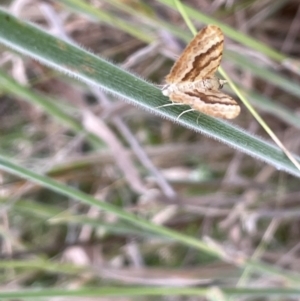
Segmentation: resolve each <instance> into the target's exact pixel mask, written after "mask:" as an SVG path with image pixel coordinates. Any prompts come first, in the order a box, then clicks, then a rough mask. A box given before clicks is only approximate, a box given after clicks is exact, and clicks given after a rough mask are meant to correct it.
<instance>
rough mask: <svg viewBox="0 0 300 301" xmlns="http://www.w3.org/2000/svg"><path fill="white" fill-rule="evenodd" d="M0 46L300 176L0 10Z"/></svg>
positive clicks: (266, 149)
mask: <svg viewBox="0 0 300 301" xmlns="http://www.w3.org/2000/svg"><path fill="white" fill-rule="evenodd" d="M0 24H1V27H0V42H1V43H2V44H4V45H6V46H9V47H11V48H13V49H15V50H17V51H19V52H21V53H23V54H26V55H29V56H31V57H33V58H35V59H38V60H40V61H42V62H43V63H45V64H47V65H49V66H52V67H54V68H56V69H58V70H60V71H62V72H64V73H67V74H69V75H70V76H72V77H76V78H78V79H80V80H82V81H84V82H86V83H89V84H93V85H98V86H100V87H102V88H103V89H105V90H106V91H109V92H111V93H113V94H115V95H117V96H119V97H121V98H123V99H126V100H127V101H129V102H131V103H133V104H136V105H140V106H141V107H143V108H145V109H147V110H149V111H151V112H152V113H156V114H158V115H160V116H162V117H165V118H169V119H172V120H174V121H176V122H178V123H180V124H182V125H184V126H186V127H188V128H190V129H193V130H195V131H198V132H201V133H203V134H205V135H208V136H210V137H214V138H215V139H217V140H220V141H222V142H224V143H227V144H228V145H230V146H232V147H233V148H235V149H237V150H240V151H242V152H245V153H247V154H249V155H251V156H253V157H255V158H257V159H260V160H263V161H265V162H267V163H269V164H271V165H273V166H275V167H276V168H277V169H279V170H284V171H286V172H289V173H291V174H293V175H295V176H298V177H299V176H300V171H299V170H298V169H296V167H295V166H294V165H293V164H292V163H291V162H290V161H289V160H288V158H286V156H285V155H284V154H283V153H282V151H281V150H279V149H278V148H276V147H275V146H273V145H271V144H269V143H267V142H265V141H263V140H262V139H259V138H257V137H255V136H253V135H250V134H248V133H246V132H245V131H243V130H241V129H239V128H237V127H235V126H233V125H231V124H230V123H228V122H225V121H223V120H218V119H215V118H212V117H210V116H206V115H203V114H201V116H200V117H199V118H198V124H197V117H198V116H199V115H198V113H189V114H185V115H183V116H182V117H181V118H180V120H177V116H178V115H179V114H180V112H182V110H183V109H184V107H181V106H180V107H179V106H173V107H167V108H161V109H156V107H158V106H161V105H163V104H165V103H166V102H167V101H168V99H167V98H166V97H164V96H163V95H162V94H161V91H160V90H159V89H157V88H156V87H155V86H153V85H152V84H150V83H148V82H146V81H145V80H142V79H140V78H138V77H136V76H135V75H133V74H130V73H129V72H127V71H125V70H122V69H121V68H119V67H117V66H116V65H114V64H112V63H110V62H107V61H105V60H103V59H100V58H99V57H97V56H95V55H93V54H91V53H89V52H88V51H86V50H84V49H81V48H78V47H76V46H74V45H71V44H68V43H66V42H64V41H62V40H59V39H57V38H55V37H53V36H51V35H49V34H47V33H45V32H44V31H42V30H40V29H38V28H37V27H35V26H32V25H30V24H26V23H24V22H21V21H19V20H18V19H16V18H15V17H13V16H12V15H10V14H8V13H7V12H4V11H2V10H1V11H0Z"/></svg>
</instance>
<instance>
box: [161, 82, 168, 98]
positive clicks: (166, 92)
mask: <svg viewBox="0 0 300 301" xmlns="http://www.w3.org/2000/svg"><path fill="white" fill-rule="evenodd" d="M169 87H170V85H164V86H163V87H162V89H161V92H162V94H163V95H164V96H169V94H170V91H169V90H170V89H169Z"/></svg>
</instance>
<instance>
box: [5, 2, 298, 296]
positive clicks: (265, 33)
mask: <svg viewBox="0 0 300 301" xmlns="http://www.w3.org/2000/svg"><path fill="white" fill-rule="evenodd" d="M182 2H183V3H184V4H185V5H187V6H188V7H189V8H190V9H191V11H190V13H191V15H193V16H194V18H193V19H192V20H193V24H194V25H195V26H196V27H197V29H201V28H202V27H203V26H204V25H205V23H207V22H208V21H207V19H205V18H206V17H210V18H212V19H211V22H210V23H214V22H213V21H214V20H216V21H218V22H219V23H218V24H224V25H228V26H230V27H232V29H234V30H236V31H238V32H242V33H243V34H244V35H242V36H241V37H239V36H237V39H236V40H235V41H233V40H232V39H230V38H228V37H226V41H225V49H226V52H225V54H224V56H223V60H222V67H223V68H224V69H225V70H226V72H227V73H228V74H229V76H230V77H231V79H232V80H234V81H235V82H236V84H237V85H238V86H239V87H241V89H242V91H243V92H244V93H245V95H246V96H247V98H248V99H249V101H251V103H252V104H253V105H254V106H255V107H256V109H257V110H258V111H259V113H260V114H261V116H262V118H263V119H264V120H265V121H266V122H267V123H268V124H269V126H270V127H271V128H272V129H273V130H274V132H275V133H276V134H277V135H278V137H279V138H280V139H281V141H282V142H283V143H284V145H285V146H286V147H287V148H288V149H289V150H290V151H292V152H294V153H296V154H297V153H298V154H299V146H300V135H299V129H300V119H299V99H300V97H299V96H300V89H299V70H300V67H299V66H300V64H299V61H298V60H299V56H300V35H299V32H300V2H299V1H298V0H251V1H249V0H223V1H221V0H215V1H212V0H202V1H196V0H194V1H193V0H190V1H182ZM0 4H2V5H3V7H5V9H6V10H7V11H8V12H10V13H12V14H13V15H15V16H16V17H17V18H19V19H20V20H22V21H26V22H32V23H34V24H37V25H38V26H40V27H42V28H43V29H45V30H47V31H48V32H50V33H51V34H53V35H55V36H56V37H58V38H60V39H63V40H66V41H68V42H71V43H75V44H78V45H80V46H82V47H84V48H85V49H87V50H88V51H91V52H93V53H94V54H96V55H97V56H100V57H102V58H105V59H107V60H109V61H111V62H113V63H114V64H118V65H119V66H121V67H122V68H125V69H127V70H130V71H132V72H133V73H134V74H136V75H138V76H140V77H142V78H146V79H148V80H149V81H150V82H153V83H156V84H159V85H163V84H164V77H165V76H166V75H167V74H168V73H169V71H170V68H171V66H172V64H173V61H174V59H176V58H177V57H178V56H179V55H180V53H181V51H182V50H183V49H184V46H185V45H186V43H187V42H188V41H189V40H190V39H191V37H192V35H191V33H190V31H189V30H188V27H187V25H186V24H185V22H184V21H183V18H182V16H181V15H180V14H179V13H178V11H177V10H176V7H175V4H174V3H173V1H167V0H166V1H139V0H113V1H104V0H103V1H100V0H98V1H97V0H91V1H79V0H77V1H75V0H74V1H72V0H68V1H38V0H15V1H1V3H0ZM171 6H173V8H171ZM197 13H199V14H198V15H197ZM0 26H1V24H0ZM224 35H225V36H226V33H225V31H224ZM246 38H251V40H250V42H249V43H248V44H247V41H246ZM239 39H240V40H239ZM254 42H256V43H258V47H257V48H253V47H251V43H253V44H254ZM246 45H248V46H249V47H248V46H246ZM264 45H266V46H268V47H269V49H271V50H272V51H264ZM258 49H261V51H259V50H258ZM0 64H1V72H3V73H5V74H6V76H8V77H9V78H11V79H12V80H13V81H14V82H15V84H16V85H17V86H18V85H19V86H20V87H25V88H26V91H30V93H31V94H30V95H27V96H26V97H20V96H17V95H16V94H14V93H12V92H11V93H8V92H5V90H4V89H2V88H1V83H0V91H1V96H0V97H1V101H0V114H1V118H0V131H1V139H0V154H1V155H4V156H7V157H9V158H11V159H12V160H13V161H14V162H16V163H17V164H19V165H20V166H23V167H26V168H29V169H31V170H34V171H35V172H37V173H40V174H46V175H48V176H49V177H51V178H53V179H55V180H58V181H61V182H63V183H65V184H67V185H69V186H71V187H73V188H76V189H79V190H81V191H83V192H85V193H87V194H89V195H91V196H93V197H95V198H97V199H98V200H99V201H102V202H106V203H109V204H113V205H115V206H118V207H119V208H120V209H122V210H124V212H130V213H134V214H135V215H136V216H137V217H138V218H142V219H147V220H149V221H152V222H153V223H155V224H159V225H164V226H166V227H169V228H171V229H173V230H175V231H178V232H181V233H183V234H184V235H188V236H193V237H195V238H197V239H199V241H201V240H202V239H204V240H205V241H206V242H207V243H208V244H209V245H212V246H213V248H216V249H217V250H220V252H223V251H224V252H226V254H227V256H229V257H230V256H232V258H229V259H228V258H227V259H228V260H226V259H225V257H226V256H224V258H223V260H221V259H216V258H215V257H214V256H210V255H209V254H206V253H202V252H199V250H195V249H192V248H190V247H186V246H184V245H182V244H180V243H176V242H173V241H172V240H167V239H165V238H164V237H163V236H161V237H160V236H159V235H153V234H150V233H148V232H147V231H143V230H141V229H140V228H137V227H134V226H132V225H130V224H127V223H124V222H122V220H119V219H118V218H116V217H115V216H114V215H113V214H111V213H107V212H104V211H102V210H99V209H98V208H95V207H92V206H89V205H87V204H84V203H82V202H78V201H77V200H75V199H71V198H67V197H65V196H62V195H61V194H59V193H56V192H54V191H52V190H51V189H45V188H42V187H40V186H38V185H36V184H34V183H31V182H30V181H25V180H22V179H20V178H18V177H15V176H11V175H9V174H8V173H4V172H3V173H2V174H1V182H2V184H1V211H0V212H1V215H0V225H1V234H0V235H1V236H0V238H1V240H0V268H1V270H2V272H1V276H0V283H1V288H2V289H21V288H25V287H27V288H39V289H44V288H69V289H80V288H84V287H87V286H94V287H102V286H108V285H118V286H120V287H121V286H123V285H131V286H135V287H137V288H138V287H139V286H140V285H142V286H143V287H148V286H149V287H151V286H174V287H178V288H182V287H187V286H197V287H199V286H203V285H204V286H205V287H210V286H211V285H219V286H220V287H228V286H230V287H235V286H238V285H243V286H247V287H252V288H264V287H276V288H284V287H287V286H292V285H291V284H290V282H289V281H290V278H288V277H287V278H285V277H284V275H285V273H283V274H282V277H275V276H274V275H268V274H267V273H257V271H256V273H252V272H251V271H246V269H243V268H238V266H237V265H238V264H231V263H232V262H234V261H236V259H237V257H236V256H237V255H236V254H241V256H242V257H243V256H245V257H249V258H252V259H255V260H260V261H262V262H265V263H269V264H271V265H273V266H277V267H280V268H284V269H285V270H286V271H289V272H292V273H295V274H296V275H297V273H298V271H299V270H300V245H299V241H300V207H299V204H300V202H299V201H300V186H299V179H297V178H296V177H295V176H292V175H289V174H287V173H285V172H283V171H280V170H277V169H276V168H274V167H273V166H270V165H268V164H265V163H263V162H261V161H258V160H256V159H255V158H252V157H250V156H248V155H245V154H243V153H241V152H237V151H236V150H235V149H233V148H231V147H230V146H228V145H225V144H223V143H221V142H219V141H216V140H213V139H212V138H208V137H205V136H204V135H201V134H199V133H195V132H193V131H191V130H189V129H187V128H184V127H182V126H180V125H178V124H175V123H173V122H171V121H168V120H165V119H162V118H160V117H158V116H156V115H153V114H151V113H150V112H147V111H145V110H142V109H141V108H139V107H135V106H132V105H130V104H128V103H127V102H125V101H124V100H122V99H118V98H116V97H114V96H112V95H110V94H106V93H105V92H103V91H101V90H100V89H99V88H95V87H91V86H88V85H86V84H85V83H82V82H80V81H78V80H76V79H74V78H70V77H68V76H67V75H65V74H62V73H60V72H58V71H57V70H55V69H53V68H50V67H47V66H45V65H44V64H42V63H40V62H38V61H36V60H33V59H31V58H29V57H27V56H23V55H20V54H18V53H16V52H15V51H12V50H10V49H8V48H6V47H4V46H1V48H0ZM112 80H113V79H112ZM225 91H226V93H231V92H230V89H229V88H228V87H226V88H225ZM231 95H232V96H233V97H234V95H233V94H231ZM36 97H38V98H40V99H44V100H45V101H46V99H47V100H50V101H51V102H53V103H55V104H57V105H59V107H60V108H61V109H62V110H65V111H67V112H68V113H69V114H71V115H72V116H73V118H74V120H76V121H77V122H80V123H82V124H84V126H85V127H86V129H87V130H89V131H91V132H93V133H96V135H97V137H98V139H99V141H98V142H99V143H98V144H97V147H95V145H93V144H92V143H90V140H89V139H88V138H87V135H85V134H84V133H82V132H76V131H74V130H73V129H71V128H69V127H68V126H67V125H66V124H63V123H62V122H60V121H59V120H58V119H57V118H56V117H57V116H55V113H53V114H51V113H49V111H48V112H46V111H45V110H42V109H41V107H40V106H38V105H36V103H35V101H34V99H35V98H36ZM232 123H234V124H236V125H238V126H240V127H242V128H244V129H245V131H247V132H249V133H251V134H255V135H258V136H261V137H264V138H265V139H266V140H270V138H269V137H268V135H267V134H266V133H265V132H264V130H262V128H261V127H260V126H259V125H258V123H257V122H256V121H255V120H254V118H253V117H252V116H251V114H250V113H249V112H248V111H247V110H246V109H245V107H243V106H242V112H241V114H240V116H239V117H238V118H236V119H235V120H234V121H232ZM92 129H93V130H92ZM231 251H232V253H231ZM230 254H232V255H230ZM230 262H231V263H230ZM141 294H142V295H143V291H141ZM179 295H180V294H178V295H177V296H175V297H174V296H173V297H168V299H170V300H199V297H197V299H195V298H194V297H185V298H183V297H180V296H179ZM248 297H253V296H251V295H249V296H248ZM133 298H134V297H132V296H128V297H125V296H123V297H122V300H132V299H133ZM208 298H212V297H208ZM220 298H221V297H220V296H219V297H218V300H219V299H220ZM98 299H99V300H102V299H103V300H104V299H105V298H104V297H103V298H100V297H98ZM116 299H118V300H119V299H120V297H119V298H116ZM143 299H145V300H147V299H151V297H148V296H146V293H145V296H143ZM152 299H153V297H152ZM156 299H157V300H160V299H166V297H160V298H156ZM64 300H69V299H67V297H66V299H64Z"/></svg>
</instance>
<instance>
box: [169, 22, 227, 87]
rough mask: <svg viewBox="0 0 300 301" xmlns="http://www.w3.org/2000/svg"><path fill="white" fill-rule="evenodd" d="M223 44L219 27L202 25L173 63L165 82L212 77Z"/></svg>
mask: <svg viewBox="0 0 300 301" xmlns="http://www.w3.org/2000/svg"><path fill="white" fill-rule="evenodd" d="M223 46H224V36H223V33H222V31H221V29H220V28H219V27H218V26H215V25H208V26H206V27H204V28H203V29H202V30H200V31H199V32H198V34H197V35H196V36H195V37H194V38H193V40H192V41H191V42H190V43H189V44H188V45H187V47H186V48H185V50H184V51H183V53H182V54H181V56H180V57H179V58H178V60H177V61H176V62H175V64H174V65H173V67H172V69H171V71H170V73H169V74H168V75H167V77H166V82H167V84H175V83H180V82H186V81H189V82H191V81H196V80H201V79H204V78H211V77H213V75H214V73H215V72H216V71H217V69H218V67H219V65H220V62H221V59H222V54H223Z"/></svg>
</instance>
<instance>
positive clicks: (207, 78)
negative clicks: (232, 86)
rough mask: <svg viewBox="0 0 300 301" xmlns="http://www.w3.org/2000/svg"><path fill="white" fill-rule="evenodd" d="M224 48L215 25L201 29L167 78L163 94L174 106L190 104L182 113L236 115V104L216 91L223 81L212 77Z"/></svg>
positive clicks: (214, 115) (237, 111)
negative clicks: (188, 108) (196, 112)
mask: <svg viewBox="0 0 300 301" xmlns="http://www.w3.org/2000/svg"><path fill="white" fill-rule="evenodd" d="M223 47H224V36H223V33H222V31H221V29H220V28H219V27H218V26H215V25H208V26H206V27H204V28H203V29H202V30H200V31H199V32H198V34H197V35H196V36H195V37H194V38H193V40H192V41H191V42H190V43H189V44H188V45H187V47H186V48H185V50H184V51H183V53H182V54H181V56H180V57H179V58H178V60H177V61H176V62H175V64H174V65H173V67H172V69H171V71H170V73H169V74H168V75H167V76H166V79H165V80H166V85H165V86H164V87H163V88H162V93H163V95H165V96H168V97H169V98H170V100H171V101H172V102H173V103H174V104H182V105H189V106H190V107H191V109H190V110H187V111H185V112H188V111H194V110H195V111H199V112H201V113H205V114H207V115H210V116H213V117H220V118H225V119H232V118H235V117H236V116H238V115H239V113H240V106H239V105H238V104H237V102H236V101H235V100H234V99H233V98H232V97H230V96H229V95H227V94H224V93H223V92H221V91H219V89H221V88H222V87H223V85H224V84H225V83H226V80H222V79H219V78H217V77H215V72H216V71H217V69H218V67H219V65H220V63H221V59H222V54H223ZM185 112H183V113H185ZM183 113H181V114H180V116H181V115H182V114H183ZM178 117H179V116H178Z"/></svg>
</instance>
